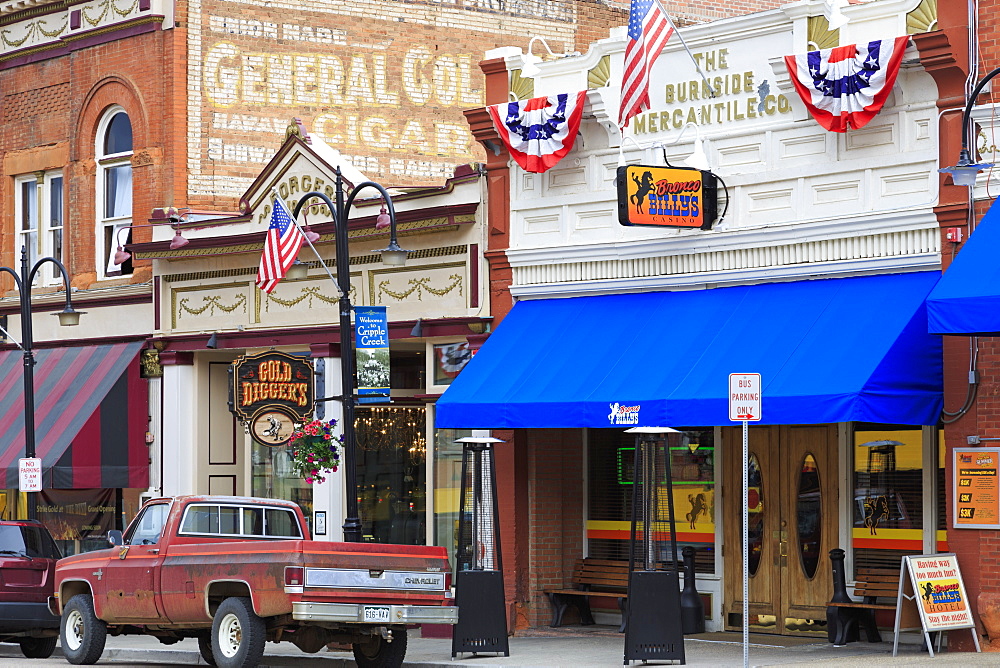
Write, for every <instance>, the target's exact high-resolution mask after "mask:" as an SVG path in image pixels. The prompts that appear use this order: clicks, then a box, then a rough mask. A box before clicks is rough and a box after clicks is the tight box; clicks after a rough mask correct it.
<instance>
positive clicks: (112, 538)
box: [108, 529, 124, 547]
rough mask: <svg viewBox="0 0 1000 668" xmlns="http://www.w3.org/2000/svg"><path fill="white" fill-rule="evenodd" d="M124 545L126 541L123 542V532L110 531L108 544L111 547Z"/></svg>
mask: <svg viewBox="0 0 1000 668" xmlns="http://www.w3.org/2000/svg"><path fill="white" fill-rule="evenodd" d="M123 543H124V541H123V540H122V532H121V531H119V530H118V529H112V530H110V531H108V544H109V545H111V547H117V546H118V545H122V544H123Z"/></svg>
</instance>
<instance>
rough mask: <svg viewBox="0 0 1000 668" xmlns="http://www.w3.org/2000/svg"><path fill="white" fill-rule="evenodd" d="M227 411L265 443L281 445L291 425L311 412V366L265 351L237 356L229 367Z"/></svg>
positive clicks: (304, 360)
mask: <svg viewBox="0 0 1000 668" xmlns="http://www.w3.org/2000/svg"><path fill="white" fill-rule="evenodd" d="M229 373H230V387H229V410H230V411H232V413H233V414H234V415H235V416H236V417H237V419H239V420H240V422H243V423H244V424H245V425H246V426H247V429H248V431H249V432H250V433H251V434H252V435H253V437H254V438H255V439H256V440H258V441H260V442H261V443H263V444H265V445H271V446H276V445H284V444H285V443H287V442H288V440H289V438H290V437H291V434H292V431H293V426H294V425H295V424H296V423H302V422H305V421H306V420H307V419H308V418H309V417H310V416H311V415H312V412H313V405H314V402H315V397H314V394H313V392H314V389H313V386H314V383H313V373H314V372H313V365H312V361H311V360H309V359H307V358H302V357H296V356H294V355H289V354H287V353H282V352H277V351H268V352H266V353H258V354H256V355H244V356H242V357H238V358H237V359H236V360H235V361H234V362H233V364H232V366H230V367H229Z"/></svg>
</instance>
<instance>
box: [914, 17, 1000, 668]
mask: <svg viewBox="0 0 1000 668" xmlns="http://www.w3.org/2000/svg"><path fill="white" fill-rule="evenodd" d="M998 5H1000V2H997V0H983V1H982V2H980V3H979V17H980V22H979V30H978V42H979V45H978V46H979V52H980V60H979V76H980V77H983V76H985V75H986V74H988V73H989V72H990V71H991V70H992V69H994V68H995V67H997V66H1000V44H998V41H997V38H998V36H1000V30H998V27H1000V23H998V21H997V19H996V15H997V9H998ZM938 14H939V15H938V25H939V26H940V28H941V29H942V32H941V33H939V36H933V35H932V36H931V39H932V40H936V41H937V43H938V47H937V51H936V52H935V50H934V49H930V48H928V49H927V53H928V55H929V56H931V57H930V58H927V59H926V60H925V63H926V64H925V67H927V68H928V71H929V72H931V74H932V75H933V76H935V79H936V81H937V83H938V89H939V98H940V99H939V103H938V106H939V107H940V108H942V109H944V108H960V107H961V106H962V104H964V101H965V100H964V96H963V94H962V90H961V88H960V86H959V84H960V83H961V82H962V81H964V75H965V73H966V72H968V60H967V52H968V48H967V43H968V42H967V40H968V16H967V9H966V7H965V6H964V5H963V4H961V3H939V4H938ZM928 46H931V42H930V41H928ZM922 54H923V50H922ZM949 60H950V62H949ZM994 89H995V86H994ZM991 97H992V99H993V100H996V99H997V98H996V96H991V94H989V93H987V94H985V95H983V96H982V97H980V99H979V103H980V104H983V103H988V102H990V101H991ZM960 116H961V115H960V114H959V113H951V114H947V115H945V116H944V117H942V120H941V122H940V127H939V131H940V137H941V140H940V146H941V152H940V160H941V164H942V165H951V164H954V163H955V160H956V158H957V156H958V147H959V143H960V138H961V127H960V123H959V119H960ZM942 181H943V180H942ZM993 196H995V195H993V194H992V193H991V197H993ZM967 197H968V191H967V190H966V189H965V188H962V187H959V186H954V185H951V182H950V181H948V182H946V183H944V182H943V186H942V191H941V196H940V202H941V204H940V205H939V206H938V207H937V210H936V212H937V216H938V222H939V224H940V226H941V227H942V228H945V227H954V226H959V227H963V231H964V232H965V233H966V234H968V231H969V230H968V227H967ZM991 203H992V201H987V202H981V203H979V204H977V206H976V219H977V220H978V219H980V218H981V217H982V215H983V214H984V213H985V211H986V209H987V208H988V206H989V204H991ZM966 238H968V237H966ZM941 247H942V249H943V253H942V265H943V266H944V268H945V269H947V266H948V264H949V263H950V261H951V259H952V257H953V254H954V252H956V251H959V250H960V247H958V248H956V247H954V246H953V245H952V244H950V243H949V242H947V241H945V239H944V230H942V244H941ZM943 339H944V340H943V343H944V373H945V391H944V396H945V410H947V411H952V412H955V411H958V410H959V408H961V407H962V406H963V404H964V403H965V401H966V398H967V392H968V390H969V367H970V350H971V346H970V344H971V343H972V342H973V341H975V340H974V339H970V337H964V336H946V337H943ZM976 349H977V350H978V361H977V364H976V367H977V368H978V370H979V373H980V377H979V381H980V382H979V387H978V390H977V394H976V399H975V401H974V403H973V404H972V407H971V408H970V410H969V411H968V412H967V413H965V414H964V415H963V416H961V417H960V418H959V419H957V420H956V421H955V422H953V423H951V424H947V425H945V428H944V432H945V445H946V447H947V458H946V469H947V475H946V485H945V487H946V493H947V497H946V498H947V513H948V517H947V520H946V525H947V526H948V527H949V529H948V547H949V550H950V551H952V552H955V553H956V554H957V555H958V560H959V564H960V565H961V567H962V576H963V579H964V582H965V587H966V591H967V593H968V595H969V598H970V603H971V607H972V610H973V615H974V616H975V618H976V619H977V620H979V613H978V605H977V598H978V596H979V594H980V593H982V592H989V593H1000V575H998V573H997V568H996V566H997V564H998V563H1000V532H998V531H992V530H975V529H953V528H950V527H951V525H952V519H951V514H952V499H953V497H954V489H953V485H952V478H953V466H952V461H953V454H952V451H953V449H954V448H955V447H964V446H966V445H967V440H966V439H967V437H968V436H971V435H978V436H979V437H981V438H1000V339H998V338H994V337H980V338H978V343H977V344H976ZM987 444H989V443H987ZM948 646H949V649H954V650H959V651H971V650H973V649H974V647H973V644H972V639H971V638H970V635H969V633H968V632H967V631H956V632H952V633H950V634H949V638H948Z"/></svg>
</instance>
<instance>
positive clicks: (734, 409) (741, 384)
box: [729, 373, 760, 422]
mask: <svg viewBox="0 0 1000 668" xmlns="http://www.w3.org/2000/svg"><path fill="white" fill-rule="evenodd" d="M729 419H730V420H732V421H733V422H757V421H759V420H760V374H759V373H731V374H729Z"/></svg>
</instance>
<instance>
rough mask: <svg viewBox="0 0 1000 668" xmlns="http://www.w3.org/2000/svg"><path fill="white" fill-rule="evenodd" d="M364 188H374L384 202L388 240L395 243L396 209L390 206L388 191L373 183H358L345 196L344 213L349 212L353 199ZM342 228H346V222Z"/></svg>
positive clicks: (390, 198)
mask: <svg viewBox="0 0 1000 668" xmlns="http://www.w3.org/2000/svg"><path fill="white" fill-rule="evenodd" d="M364 188H375V189H376V190H378V191H379V192H380V193H381V194H382V200H383V201H385V206H386V208H387V209H388V210H389V239H390V243H391V244H395V243H396V208H395V207H394V206H393V205H392V197H391V196H390V195H389V191H388V190H386V189H385V187H383V186H381V185H379V184H378V183H375V182H374V181H365V182H364V183H359V184H358V185H356V186H354V188H352V189H351V192H349V193H348V194H347V203H346V204H345V205H344V213H345V216H346V213H347V212H348V211H350V210H351V205H353V204H354V198H355V197H357V196H358V193H359V192H361V190H362V189H364ZM344 223H345V224H344V226H345V227H346V226H347V225H346V223H347V221H346V220H345V221H344Z"/></svg>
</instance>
